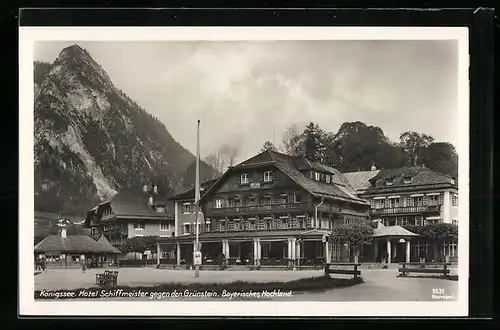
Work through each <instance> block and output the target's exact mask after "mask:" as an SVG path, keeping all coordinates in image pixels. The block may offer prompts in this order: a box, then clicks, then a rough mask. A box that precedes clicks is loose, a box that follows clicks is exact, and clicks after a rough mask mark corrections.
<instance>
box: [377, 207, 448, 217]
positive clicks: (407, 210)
mask: <svg viewBox="0 0 500 330" xmlns="http://www.w3.org/2000/svg"><path fill="white" fill-rule="evenodd" d="M440 211H441V207H440V206H439V205H426V206H406V207H388V208H382V209H371V210H370V215H389V214H392V215H399V214H412V213H413V214H418V213H431V212H440Z"/></svg>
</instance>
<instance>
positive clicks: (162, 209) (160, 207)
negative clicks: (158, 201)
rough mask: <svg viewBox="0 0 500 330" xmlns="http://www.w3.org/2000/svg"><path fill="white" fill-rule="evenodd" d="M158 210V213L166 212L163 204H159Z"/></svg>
mask: <svg viewBox="0 0 500 330" xmlns="http://www.w3.org/2000/svg"><path fill="white" fill-rule="evenodd" d="M156 212H158V213H161V212H165V208H164V207H163V206H157V207H156Z"/></svg>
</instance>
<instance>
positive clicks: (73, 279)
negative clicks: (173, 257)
mask: <svg viewBox="0 0 500 330" xmlns="http://www.w3.org/2000/svg"><path fill="white" fill-rule="evenodd" d="M100 272H102V270H97V269H95V270H88V271H86V272H85V273H82V272H81V270H76V269H69V270H64V269H53V270H50V269H49V270H48V271H46V272H43V273H42V274H39V275H37V276H36V277H35V290H41V289H46V290H61V289H77V288H90V287H95V274H96V273H100ZM119 272H120V273H119V276H118V282H119V284H120V285H128V286H153V285H156V284H160V283H168V282H176V283H194V282H202V283H229V282H234V281H248V282H273V281H293V280H297V279H299V278H305V277H314V276H319V275H321V274H322V271H320V270H310V271H309V270H308V271H231V272H229V271H226V272H221V271H201V272H200V277H199V278H194V272H193V271H184V270H166V269H155V268H121V269H119ZM397 274H398V272H397V270H396V269H389V270H381V269H363V270H362V277H363V280H364V283H363V284H360V285H356V286H353V287H347V288H338V289H332V290H326V291H319V292H305V293H298V292H297V293H294V294H293V295H292V296H291V297H279V298H260V299H259V300H274V301H433V300H439V299H433V298H432V292H433V289H440V290H444V294H441V295H440V296H447V297H448V299H450V298H451V299H450V300H456V299H457V298H458V281H450V280H442V279H437V278H398V277H397ZM143 299H144V298H142V299H140V298H139V299H138V300H143ZM147 299H148V300H150V298H147ZM167 299H168V300H172V299H177V300H178V299H179V298H164V299H162V300H167ZM181 299H183V300H200V298H181ZM205 299H206V298H205ZM107 300H121V301H123V300H124V299H123V298H111V299H107ZM127 300H137V299H130V298H129V299H127ZM238 300H240V299H238ZM245 300H246V299H245Z"/></svg>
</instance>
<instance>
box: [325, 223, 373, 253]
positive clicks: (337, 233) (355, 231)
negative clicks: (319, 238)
mask: <svg viewBox="0 0 500 330" xmlns="http://www.w3.org/2000/svg"><path fill="white" fill-rule="evenodd" d="M372 235H373V228H372V227H371V226H370V225H369V224H364V223H352V224H342V225H338V226H336V227H334V228H333V230H332V233H331V236H330V237H331V239H332V240H333V241H334V242H339V243H341V244H343V243H347V244H349V245H350V246H352V247H354V249H355V255H354V258H355V261H354V262H358V260H357V259H358V255H359V248H360V247H361V246H363V244H369V243H371V242H372V240H373V236H372Z"/></svg>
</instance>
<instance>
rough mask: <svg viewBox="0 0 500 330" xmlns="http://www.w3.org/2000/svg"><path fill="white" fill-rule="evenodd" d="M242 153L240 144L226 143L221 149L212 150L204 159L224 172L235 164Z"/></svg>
mask: <svg viewBox="0 0 500 330" xmlns="http://www.w3.org/2000/svg"><path fill="white" fill-rule="evenodd" d="M239 154H240V146H239V145H228V144H224V145H222V146H221V147H220V148H219V149H217V150H215V151H213V152H211V153H210V154H208V156H206V157H205V159H204V161H205V163H207V164H208V165H210V166H211V167H212V168H214V169H215V170H216V171H217V172H218V173H224V172H225V171H226V170H227V168H228V167H230V166H233V165H234V163H235V160H236V158H237V157H238V156H239Z"/></svg>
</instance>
